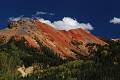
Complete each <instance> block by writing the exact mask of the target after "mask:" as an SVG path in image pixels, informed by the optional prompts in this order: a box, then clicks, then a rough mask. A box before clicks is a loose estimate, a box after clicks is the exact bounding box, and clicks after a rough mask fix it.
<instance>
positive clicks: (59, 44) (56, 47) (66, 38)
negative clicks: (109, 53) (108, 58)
mask: <svg viewBox="0 0 120 80" xmlns="http://www.w3.org/2000/svg"><path fill="white" fill-rule="evenodd" d="M0 37H1V38H0V41H1V42H2V41H3V42H8V41H9V40H10V39H11V37H15V39H16V40H20V39H21V38H22V37H24V38H25V39H26V41H27V43H28V44H29V45H30V46H33V47H35V48H38V49H40V48H41V47H40V46H39V45H38V43H40V42H41V43H43V44H44V45H46V46H47V47H49V48H50V49H52V50H53V51H54V52H55V53H57V54H58V55H59V56H60V57H61V58H63V59H65V58H67V57H68V58H71V59H79V58H80V57H79V55H83V56H87V55H89V52H88V49H87V48H85V46H86V45H87V44H88V43H96V44H100V45H105V44H106V43H105V42H104V41H102V40H100V39H99V38H97V37H96V36H94V35H92V34H91V33H89V32H87V31H85V30H83V29H81V28H79V29H72V30H69V31H65V30H58V29H55V28H53V27H52V26H50V25H47V24H45V23H42V22H40V21H39V20H37V19H30V18H22V19H20V20H18V21H11V22H10V23H9V24H8V28H6V29H4V30H0ZM76 43H77V44H76ZM75 52H77V53H79V54H76V53H75Z"/></svg>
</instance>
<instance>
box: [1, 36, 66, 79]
mask: <svg viewBox="0 0 120 80" xmlns="http://www.w3.org/2000/svg"><path fill="white" fill-rule="evenodd" d="M25 42H26V41H25V39H24V38H22V40H20V41H16V40H15V39H14V38H11V40H9V42H7V43H6V44H3V45H0V80H1V79H3V80H4V79H6V80H7V77H9V79H11V80H14V79H13V78H16V77H18V76H17V71H16V68H17V66H21V65H25V66H31V65H33V64H43V65H44V67H47V66H48V65H50V66H52V65H59V64H62V63H63V62H64V61H63V60H62V59H61V58H60V57H59V56H58V55H55V53H54V52H53V51H52V50H51V49H49V48H48V47H46V46H43V48H42V49H41V50H38V49H36V48H33V47H30V46H28V45H27V44H25ZM9 79H8V80H9ZM15 80H17V79H15Z"/></svg>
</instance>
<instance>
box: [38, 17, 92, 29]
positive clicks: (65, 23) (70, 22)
mask: <svg viewBox="0 0 120 80" xmlns="http://www.w3.org/2000/svg"><path fill="white" fill-rule="evenodd" d="M39 21H40V22H43V23H46V24H48V25H51V26H53V27H54V28H57V29H60V30H70V29H76V28H82V29H84V30H87V31H90V30H93V29H94V28H93V27H92V25H91V24H90V23H79V22H78V21H76V20H75V19H72V18H70V17H64V18H63V19H62V20H59V21H54V22H53V23H52V22H51V21H49V20H44V19H41V18H40V19H39Z"/></svg>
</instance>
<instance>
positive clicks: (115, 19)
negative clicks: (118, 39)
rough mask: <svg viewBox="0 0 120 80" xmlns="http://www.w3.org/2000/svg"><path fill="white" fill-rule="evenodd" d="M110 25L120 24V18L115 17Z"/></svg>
mask: <svg viewBox="0 0 120 80" xmlns="http://www.w3.org/2000/svg"><path fill="white" fill-rule="evenodd" d="M110 23H113V24H120V18H117V17H114V18H113V19H112V20H110Z"/></svg>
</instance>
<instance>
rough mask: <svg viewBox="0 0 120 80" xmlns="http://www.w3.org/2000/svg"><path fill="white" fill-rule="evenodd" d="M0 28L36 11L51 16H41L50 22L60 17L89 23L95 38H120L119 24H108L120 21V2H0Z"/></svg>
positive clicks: (59, 0) (50, 0) (114, 0)
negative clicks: (14, 19) (10, 18)
mask: <svg viewBox="0 0 120 80" xmlns="http://www.w3.org/2000/svg"><path fill="white" fill-rule="evenodd" d="M0 10H1V11H0V27H1V28H2V27H3V26H5V25H6V24H7V21H8V18H9V17H18V16H20V15H25V16H28V17H30V16H31V15H33V14H35V13H36V11H42V12H49V13H54V14H55V15H53V16H51V15H41V17H43V18H45V19H49V20H51V21H55V20H60V19H62V18H63V17H72V18H76V19H77V20H78V21H79V22H84V23H88V22H89V23H90V24H91V25H92V26H93V27H94V30H93V31H91V32H92V33H93V34H95V35H97V36H102V37H106V38H117V37H119V38H120V24H111V23H110V20H111V19H113V17H118V18H119V17H120V0H0Z"/></svg>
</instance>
